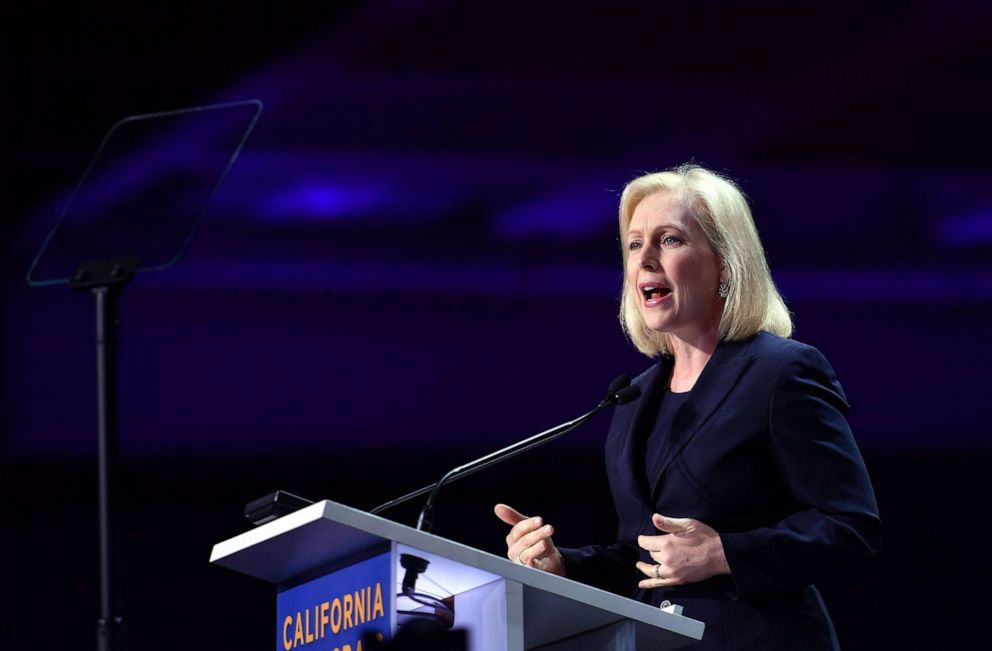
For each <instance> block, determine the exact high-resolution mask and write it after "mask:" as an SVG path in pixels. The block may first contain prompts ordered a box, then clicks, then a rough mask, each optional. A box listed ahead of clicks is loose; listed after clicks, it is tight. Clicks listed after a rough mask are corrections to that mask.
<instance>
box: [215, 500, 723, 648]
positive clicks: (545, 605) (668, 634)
mask: <svg viewBox="0 0 992 651" xmlns="http://www.w3.org/2000/svg"><path fill="white" fill-rule="evenodd" d="M401 554H414V555H416V556H419V557H421V558H423V559H426V560H427V561H429V566H428V568H427V569H426V571H424V572H423V575H422V576H421V578H420V581H421V582H424V581H425V580H428V581H429V583H430V584H431V585H432V586H433V585H436V586H440V587H441V588H443V590H444V591H446V592H447V593H449V594H450V595H453V597H454V611H455V623H454V625H455V627H456V628H462V629H465V630H467V638H468V648H469V649H471V650H472V651H524V650H526V649H536V648H541V649H542V650H547V651H586V650H589V651H592V650H593V649H595V650H596V651H604V650H610V651H626V650H634V649H650V650H651V651H660V650H663V649H675V648H678V647H681V646H684V645H686V644H690V643H692V642H695V641H697V640H700V639H702V636H703V628H704V624H703V623H702V622H700V621H697V620H694V619H690V618H688V617H683V616H681V615H676V614H674V613H671V612H666V611H664V610H661V609H658V608H655V607H652V606H649V605H647V604H643V603H640V602H637V601H634V600H632V599H626V598H623V597H619V596H617V595H614V594H611V593H609V592H605V591H603V590H599V589H596V588H593V587H590V586H587V585H584V584H581V583H578V582H576V581H572V580H570V579H566V578H562V577H559V576H556V575H553V574H549V573H547V572H541V571H539V570H536V569H533V568H529V567H525V566H523V565H519V564H516V563H512V562H510V561H509V560H507V559H505V558H501V557H499V556H494V555H492V554H489V553H486V552H483V551H480V550H478V549H473V548H471V547H468V546H465V545H461V544H459V543H456V542H453V541H450V540H447V539H444V538H440V537H438V536H435V535H432V534H429V533H425V532H423V531H418V530H416V529H413V528H411V527H408V526H405V525H402V524H398V523H395V522H392V521H390V520H386V519H384V518H380V517H378V516H375V515H370V514H368V513H365V512H364V511H359V510H357V509H353V508H351V507H348V506H344V505H342V504H337V503H335V502H331V501H328V500H324V501H322V502H317V503H314V504H311V505H310V506H307V507H305V508H303V509H300V510H299V511H296V512H294V513H290V514H288V515H285V516H283V517H281V518H279V519H277V520H274V521H272V522H269V523H267V524H265V525H262V526H260V527H257V528H255V529H252V530H250V531H247V532H245V533H243V534H241V535H238V536H235V537H234V538H230V539H228V540H225V541H223V542H220V543H217V544H216V545H214V548H213V551H212V553H211V556H210V562H211V563H213V564H215V565H218V566H221V567H226V568H229V569H232V570H235V571H237V572H241V573H243V574H247V575H249V576H253V577H256V578H259V579H262V580H264V581H267V582H269V583H272V584H274V585H275V586H276V588H277V593H278V596H277V617H276V627H275V628H276V649H277V651H280V650H281V651H323V650H324V649H327V651H333V650H334V649H341V650H342V651H343V650H344V649H347V648H351V649H352V651H357V648H358V644H357V641H358V640H359V639H360V637H359V633H360V632H361V630H363V629H364V630H368V629H367V627H369V626H371V627H372V628H373V630H375V629H377V630H380V631H382V632H383V633H384V634H385V635H387V636H388V635H390V634H391V633H392V632H393V631H395V630H396V625H397V605H396V604H397V596H396V595H397V593H398V592H399V584H400V581H401V580H402V578H403V572H404V570H403V569H402V568H401V567H400V555H401ZM349 635H350V637H349Z"/></svg>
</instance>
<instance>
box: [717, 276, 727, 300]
mask: <svg viewBox="0 0 992 651" xmlns="http://www.w3.org/2000/svg"><path fill="white" fill-rule="evenodd" d="M716 291H717V293H718V294H720V298H727V297H728V296H730V283H729V282H727V281H726V280H721V281H720V286H719V287H717V290H716Z"/></svg>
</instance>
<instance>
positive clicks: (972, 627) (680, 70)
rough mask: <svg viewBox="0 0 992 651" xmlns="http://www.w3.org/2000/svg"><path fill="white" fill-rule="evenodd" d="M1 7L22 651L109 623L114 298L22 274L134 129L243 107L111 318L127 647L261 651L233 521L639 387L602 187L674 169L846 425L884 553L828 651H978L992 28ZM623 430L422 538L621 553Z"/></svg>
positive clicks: (610, 207) (2, 255)
mask: <svg viewBox="0 0 992 651" xmlns="http://www.w3.org/2000/svg"><path fill="white" fill-rule="evenodd" d="M534 5H537V6H534ZM0 11H2V12H3V15H2V16H0V25H2V26H0V30H2V31H0V35H2V46H3V51H2V56H0V72H2V84H3V86H2V89H0V91H2V100H3V101H2V103H0V111H2V113H0V135H2V153H0V164H2V179H3V184H2V186H0V192H2V195H0V315H2V316H0V358H2V359H3V364H2V367H0V382H2V383H3V388H4V391H3V392H2V393H0V454H2V460H3V466H2V477H0V489H2V491H3V495H4V497H5V501H6V508H5V513H6V517H5V518H4V520H3V524H2V525H0V536H2V543H3V548H4V561H5V562H4V564H3V565H4V568H5V569H4V573H3V577H4V579H5V580H4V585H5V587H6V589H5V590H4V600H5V602H7V603H6V604H5V605H4V607H3V609H2V617H3V621H0V629H2V630H3V631H4V638H5V640H7V642H6V643H7V644H9V645H10V646H11V648H18V647H24V648H41V649H60V648H85V647H86V645H89V644H91V643H92V642H93V638H94V634H93V629H94V621H95V618H96V616H97V610H98V604H97V594H98V592H97V580H96V578H97V567H96V480H95V477H96V470H95V454H96V452H95V450H96V435H95V409H94V403H95V394H94V370H93V355H94V354H93V325H92V321H93V315H92V313H93V308H92V305H91V303H90V299H89V297H88V296H86V295H85V294H73V293H71V292H69V291H68V290H67V289H65V288H64V287H56V288H41V289H39V288H29V287H28V286H27V284H26V283H25V282H24V280H23V277H24V272H25V270H26V269H27V267H28V265H29V263H30V262H31V259H32V256H33V255H34V253H35V251H36V250H37V249H38V247H39V246H40V244H41V242H42V241H43V239H44V236H45V233H46V232H47V231H48V230H49V229H50V228H51V227H52V225H53V224H54V223H55V221H56V219H57V218H58V216H59V214H60V212H61V211H62V209H63V207H64V205H65V203H66V198H67V196H68V194H67V193H68V192H69V191H70V190H71V189H72V187H73V186H74V184H75V183H76V182H77V181H78V180H79V177H80V175H81V173H82V170H83V169H84V168H85V167H86V165H87V164H88V162H89V159H90V157H91V156H92V154H93V152H94V151H95V150H96V148H97V146H98V145H99V143H100V140H101V138H102V136H103V134H104V133H105V132H106V130H107V129H108V128H109V127H110V126H111V125H112V124H113V123H114V122H116V121H117V120H118V119H120V118H122V117H124V116H126V115H131V114H138V113H148V112H152V111H159V110H164V109H174V108H181V107H186V106H193V105H197V104H204V103H210V102H216V101H226V100H234V99H247V98H258V99H260V100H262V101H263V102H264V103H265V107H266V108H265V112H264V113H263V115H262V119H261V121H260V123H259V125H258V127H257V129H256V130H255V132H254V133H253V134H252V136H251V138H250V140H249V141H248V144H247V146H246V148H245V150H244V153H243V155H242V156H241V158H240V159H239V161H238V162H237V164H236V165H235V166H234V168H233V170H232V172H231V175H230V177H229V179H228V180H227V182H226V183H225V185H224V186H223V188H222V190H221V192H220V193H219V195H218V196H217V198H216V201H215V202H214V204H213V206H212V208H211V210H210V212H209V213H208V215H207V218H206V220H205V221H204V223H203V225H202V227H201V229H200V231H199V232H198V234H197V238H196V240H195V241H194V242H193V244H192V246H191V247H190V249H189V251H188V253H187V255H186V256H185V258H184V259H183V260H182V261H181V262H180V263H179V264H178V265H177V266H176V267H175V268H173V269H171V270H169V271H166V272H162V273H158V274H148V275H146V276H142V277H139V278H138V279H137V280H136V281H135V282H134V283H133V284H132V285H131V286H130V287H129V288H128V290H127V292H126V294H125V295H124V297H123V299H122V302H121V329H122V342H121V346H120V410H121V450H122V459H121V461H122V493H121V496H122V503H121V524H122V561H123V576H124V586H123V592H122V595H123V606H122V611H123V614H124V615H125V617H126V618H127V620H128V623H129V627H130V646H131V648H133V649H171V648H178V647H182V648H244V649H263V648H271V639H272V638H271V636H272V621H271V619H272V606H273V601H274V594H273V591H272V588H271V587H270V586H268V585H265V584H262V583H261V582H258V581H255V580H253V579H249V578H247V577H244V576H240V575H237V574H234V573H232V572H229V571H226V570H222V569H219V568H214V567H211V566H210V565H209V564H208V563H207V558H208V555H209V552H210V548H211V546H212V545H213V544H214V543H215V542H218V541H220V540H223V539H226V538H228V537H231V536H233V535H235V534H237V533H239V532H240V531H242V530H244V529H245V528H246V526H247V525H246V524H245V522H244V521H243V519H242V518H241V515H240V510H241V507H242V506H243V504H244V503H245V502H247V501H249V500H251V499H253V498H255V497H258V496H259V495H261V494H263V493H266V492H268V491H270V490H273V489H275V488H284V489H288V490H291V491H293V492H296V493H298V494H301V495H305V496H308V497H311V498H314V499H318V498H325V497H326V498H330V499H334V500H337V501H340V502H343V503H345V504H349V505H353V506H357V507H361V508H371V507H372V506H374V505H376V504H378V503H380V502H382V501H385V500H386V499H388V498H389V497H392V496H395V495H397V494H399V493H403V492H405V491H407V490H410V489H413V488H417V487H419V486H421V485H423V484H426V483H429V482H430V481H433V480H434V479H436V477H437V476H439V475H440V474H441V473H442V472H443V471H444V470H445V469H447V468H448V467H449V466H451V465H454V464H457V463H461V462H463V461H465V460H467V459H469V458H472V457H474V456H478V455H480V454H482V453H484V452H486V451H489V450H491V449H493V448H496V447H499V446H502V445H505V444H506V443H509V442H510V441H512V440H514V439H518V438H522V437H524V436H526V435H529V434H531V433H534V432H536V431H539V430H541V429H544V428H546V427H548V426H550V425H552V424H555V423H557V422H559V421H562V420H566V419H568V418H571V417H573V416H575V415H578V414H579V413H581V412H582V411H584V410H586V409H587V408H589V407H591V406H592V405H593V404H595V402H596V401H597V400H598V399H599V397H600V394H601V392H602V390H603V388H604V387H605V385H606V384H607V383H608V382H609V380H610V379H611V378H612V377H613V376H614V375H616V374H617V373H620V372H626V373H629V374H631V375H634V374H637V373H639V372H640V371H641V370H642V369H643V368H645V367H646V366H647V365H648V364H649V363H650V362H649V361H648V360H647V359H645V358H643V357H641V356H639V355H638V354H637V353H636V351H634V350H633V349H632V348H631V346H630V345H629V344H628V343H627V342H626V341H625V340H624V338H623V336H622V333H621V332H620V330H619V327H618V326H617V324H616V319H615V312H616V309H617V295H618V292H619V279H620V270H619V253H618V251H617V246H616V236H615V233H614V229H615V211H616V201H617V193H618V191H619V189H620V188H622V186H623V184H624V183H625V182H626V181H627V180H629V179H630V178H632V177H633V176H636V175H637V174H639V173H641V172H643V171H648V170H654V169H660V168H664V167H669V166H672V165H675V164H678V163H681V162H685V161H696V162H699V163H701V164H704V165H707V166H709V167H711V168H714V169H717V170H721V171H724V172H725V173H727V174H729V175H731V176H732V177H734V178H736V179H738V180H739V182H740V183H741V185H742V187H743V188H744V190H745V192H746V193H747V194H748V196H749V197H750V199H751V201H752V205H753V208H754V213H755V217H756V220H757V223H758V227H759V230H760V231H761V233H762V237H763V241H764V243H765V246H766V249H767V253H768V257H769V261H770V264H771V266H772V270H773V272H774V275H775V278H776V281H777V282H778V284H779V286H780V288H781V290H782V292H783V294H784V295H785V297H786V299H787V301H788V303H789V306H790V309H792V310H793V312H794V313H795V320H796V326H797V327H796V333H795V336H796V337H797V338H798V339H800V340H803V341H805V342H807V343H810V344H813V345H815V346H817V347H818V348H820V349H821V350H822V351H823V352H824V353H825V354H826V355H827V357H828V358H829V359H830V360H831V362H832V363H833V365H834V367H835V369H836V370H837V373H838V375H839V376H840V378H841V381H842V382H843V384H844V386H845V389H846V391H847V393H848V397H849V399H850V402H851V404H852V411H851V422H852V425H853V426H854V429H855V433H856V436H857V438H858V441H859V443H860V445H861V448H862V451H863V453H864V455H865V458H866V462H867V464H868V468H869V471H870V472H871V475H872V479H873V482H874V485H875V488H876V491H877V496H878V500H879V505H880V508H881V512H882V517H883V520H884V522H885V526H886V534H885V539H884V547H883V550H882V552H881V554H880V555H878V556H877V557H876V558H874V559H871V560H870V561H867V562H865V563H864V564H862V565H861V566H859V567H856V568H839V569H838V571H837V573H836V575H835V576H833V577H831V578H830V580H829V581H828V582H827V583H826V584H825V585H824V586H822V587H823V590H824V593H825V596H826V599H827V603H828V606H829V608H830V610H831V613H832V614H833V616H834V619H835V623H836V625H837V628H838V633H839V636H840V639H841V642H842V644H843V645H844V646H845V647H846V648H854V649H862V648H890V647H891V648H895V647H902V648H948V647H950V648H986V647H987V645H988V644H989V642H990V639H989V636H988V634H987V633H985V629H986V628H987V626H986V625H985V623H984V615H985V609H984V605H986V604H987V603H988V598H987V595H986V593H985V589H986V579H987V578H989V577H990V574H992V573H990V568H989V560H988V545H987V543H986V538H985V536H984V530H985V526H984V521H985V519H986V517H987V514H988V512H989V507H990V506H992V504H990V502H992V500H990V498H989V490H988V488H987V486H986V478H987V476H988V475H989V471H990V469H992V466H990V445H989V436H988V426H987V424H986V423H987V413H988V408H987V400H988V399H987V395H988V392H989V384H990V383H989V382H988V380H987V369H988V368H989V367H990V364H992V351H990V348H989V346H988V339H987V331H988V328H989V317H990V315H992V259H990V252H992V189H990V188H992V185H990V181H992V160H990V157H989V151H990V145H992V135H990V129H989V126H988V118H989V115H990V109H992V94H990V92H989V89H988V80H989V72H990V63H989V62H990V56H992V40H990V39H989V36H988V35H989V34H990V33H992V5H989V3H987V2H936V1H933V0H927V1H921V2H894V1H893V2H887V1H882V2H872V3H864V2H854V1H844V0H814V1H811V2H802V3H792V2H784V1H781V2H778V1H770V0H737V1H731V2H716V1H705V0H699V1H695V2H681V3H674V2H647V1H635V0H623V1H620V2H606V1H590V0H579V1H572V2H558V1H553V2H542V3H527V2H502V3H468V2H462V3H454V2H452V3H447V2H369V3H359V2H336V3H284V4H272V5H269V4H268V3H258V4H257V5H254V4H247V3H246V4H242V3H233V2H212V3H209V4H207V3H203V4H202V5H196V6H194V5H189V6H177V5H172V4H170V5H168V6H166V5H164V4H163V5H162V7H161V8H158V9H155V8H149V7H146V8H143V9H140V10H136V9H135V8H134V7H129V6H127V5H123V4H121V5H114V4H103V3H98V4H96V5H93V6H87V7H86V8H83V7H76V8H72V7H64V6H62V5H56V4H55V3H46V2H39V3H33V4H31V5H30V7H28V6H26V5H25V6H21V7H19V8H11V7H9V6H5V7H4V9H2V10H0ZM607 418H608V417H607V416H605V415H604V416H601V417H599V418H597V420H595V421H594V422H593V423H592V424H590V425H588V426H586V427H585V428H584V429H583V430H581V431H579V432H576V433H575V434H574V435H573V436H572V437H570V438H569V439H566V440H563V441H560V442H557V443H554V444H553V446H552V447H548V448H544V449H542V450H539V451H536V452H533V453H531V454H530V455H529V456H528V457H526V458H522V459H518V460H515V461H513V462H510V463H508V464H506V465H505V466H502V467H499V468H496V469H493V470H490V471H487V472H486V473H483V474H481V475H478V476H476V477H473V478H470V479H467V480H464V481H463V482H462V483H461V484H459V485H458V486H457V488H453V489H452V490H450V491H448V492H447V493H445V494H443V495H442V498H441V501H440V503H439V510H438V514H437V525H436V532H437V533H439V534H441V535H444V536H448V537H450V538H453V539H455V540H459V541H462V542H466V543H468V544H472V545H476V546H478V547H480V548H483V549H486V550H489V551H493V552H494V553H502V551H501V546H502V538H503V535H504V533H503V528H502V526H501V525H500V523H498V522H497V521H496V520H495V518H494V517H493V516H492V515H491V505H492V504H493V503H494V502H496V501H498V500H499V501H507V502H509V503H511V504H514V505H516V506H517V507H518V508H520V509H521V510H523V511H525V512H530V513H540V514H542V515H544V516H545V517H546V518H547V519H548V520H549V521H550V522H553V523H554V524H555V525H556V527H557V529H558V530H559V532H560V533H559V534H558V536H557V537H556V539H557V542H558V543H559V544H564V545H569V544H571V545H578V544H583V543H588V542H601V541H607V540H608V539H609V537H610V535H611V533H612V528H613V526H614V524H615V523H614V521H613V516H612V513H611V509H610V505H609V499H608V495H607V493H606V487H605V476H604V472H603V470H602V467H601V466H602V463H601V453H600V447H601V444H602V437H603V435H604V434H605V429H606V424H607ZM414 515H415V509H406V510H404V509H399V510H397V511H396V512H395V515H394V516H393V517H395V518H397V519H398V520H400V521H403V522H408V523H409V522H411V520H412V519H413V518H414Z"/></svg>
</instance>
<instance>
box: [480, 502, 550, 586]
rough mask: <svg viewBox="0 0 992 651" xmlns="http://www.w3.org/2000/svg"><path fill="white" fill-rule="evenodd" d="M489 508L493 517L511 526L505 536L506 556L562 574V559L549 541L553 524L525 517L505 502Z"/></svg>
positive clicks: (515, 561)
mask: <svg viewBox="0 0 992 651" xmlns="http://www.w3.org/2000/svg"><path fill="white" fill-rule="evenodd" d="M493 510H494V511H495V512H496V517H497V518H499V519H500V520H502V521H503V522H505V523H507V524H508V525H511V526H512V527H513V528H512V529H510V533H509V534H507V536H506V557H507V558H509V559H510V560H511V561H513V562H514V563H520V564H521V565H526V566H528V567H535V568H537V569H539V570H544V571H545V572H551V573H552V574H557V575H558V576H565V560H564V559H563V558H562V557H561V553H560V552H559V551H558V548H557V547H555V544H554V543H553V542H552V541H551V534H553V533H554V532H555V530H554V527H552V526H551V525H550V524H544V520H543V519H542V518H540V517H534V518H528V517H527V516H525V515H523V514H521V513H520V512H519V511H517V510H516V509H514V508H512V507H510V506H507V505H506V504H497V505H496V508H494V509H493Z"/></svg>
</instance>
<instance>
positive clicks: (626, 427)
mask: <svg viewBox="0 0 992 651" xmlns="http://www.w3.org/2000/svg"><path fill="white" fill-rule="evenodd" d="M671 371H672V358H670V357H662V358H661V359H659V361H658V363H657V364H655V366H654V367H653V368H651V369H650V370H649V371H648V372H647V373H645V374H643V375H642V376H641V377H639V378H637V379H636V380H635V381H634V383H635V384H637V385H638V386H639V387H641V397H640V398H639V399H637V400H635V401H634V402H632V403H630V404H628V405H624V406H622V407H619V408H618V409H617V410H616V414H615V416H614V422H613V425H612V426H611V427H610V432H611V435H612V440H610V441H609V443H608V445H610V446H611V455H612V456H613V458H614V459H616V465H617V469H618V470H619V472H618V473H617V474H616V476H617V478H618V479H619V480H620V482H621V483H622V484H623V485H624V486H625V487H626V489H627V493H628V494H630V495H638V496H640V497H641V499H642V500H643V501H644V503H645V505H647V504H649V498H650V495H651V487H650V485H645V484H644V483H643V482H640V481H638V477H642V476H643V475H644V458H643V457H641V456H638V455H637V446H636V445H635V440H636V438H637V426H638V423H639V422H640V421H641V419H642V418H643V417H644V415H645V414H644V410H645V409H646V408H647V405H648V404H649V403H651V402H652V401H651V399H650V398H651V396H652V395H654V394H655V393H656V392H658V391H661V390H662V388H661V387H660V386H658V384H659V383H660V382H668V377H669V375H671Z"/></svg>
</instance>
